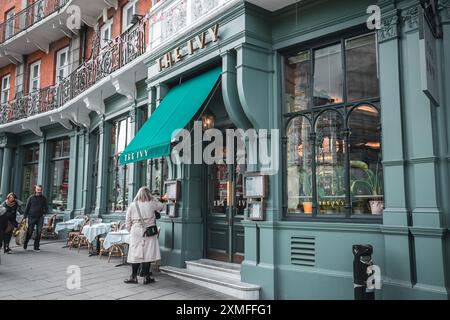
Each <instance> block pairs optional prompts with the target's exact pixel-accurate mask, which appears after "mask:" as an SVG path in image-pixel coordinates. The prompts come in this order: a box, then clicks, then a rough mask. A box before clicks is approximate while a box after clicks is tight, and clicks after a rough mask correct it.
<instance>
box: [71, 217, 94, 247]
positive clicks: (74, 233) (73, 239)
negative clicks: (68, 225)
mask: <svg viewBox="0 0 450 320" xmlns="http://www.w3.org/2000/svg"><path fill="white" fill-rule="evenodd" d="M87 223H89V218H88V217H86V216H85V217H84V222H83V224H82V225H81V228H80V230H79V231H71V232H69V233H68V235H67V243H66V246H67V247H69V250H70V249H72V248H76V247H77V246H78V242H77V241H78V239H77V236H79V235H80V234H81V232H82V230H83V228H84V226H85V225H86V224H87Z"/></svg>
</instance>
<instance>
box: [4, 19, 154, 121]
mask: <svg viewBox="0 0 450 320" xmlns="http://www.w3.org/2000/svg"><path fill="white" fill-rule="evenodd" d="M146 21H147V20H146V19H143V20H141V21H140V22H138V23H137V24H135V25H134V26H133V27H131V28H130V29H129V30H128V31H126V32H125V33H123V34H122V35H121V36H120V37H117V38H116V39H114V40H111V41H110V43H109V45H108V46H106V47H105V48H102V49H100V48H98V49H97V50H96V49H95V48H96V47H97V46H98V44H99V36H100V33H97V36H96V37H95V39H94V54H93V56H92V57H91V59H90V60H87V61H86V62H84V63H83V64H82V65H80V66H79V67H78V68H77V70H75V71H74V72H72V73H71V74H70V75H69V76H68V77H66V78H64V79H61V80H60V81H59V82H58V84H56V85H54V86H50V87H46V88H43V89H41V90H38V91H35V92H32V93H29V94H28V95H26V96H23V97H19V98H16V99H14V100H12V101H10V102H9V103H7V104H3V105H1V106H0V125H1V124H6V123H9V122H14V121H17V120H21V119H25V118H29V117H32V116H34V115H36V114H39V113H44V112H47V111H51V110H55V109H57V108H59V107H62V106H63V105H64V104H66V103H67V102H69V101H70V100H72V99H73V98H75V97H77V96H78V95H80V94H82V93H83V92H85V91H86V90H87V89H89V88H91V87H92V86H93V85H94V84H96V83H98V82H99V81H100V80H102V79H103V78H105V77H107V76H108V75H110V74H112V73H113V72H115V71H117V70H119V69H121V68H122V67H124V66H125V65H127V64H129V63H130V62H132V61H134V60H135V59H136V58H138V57H139V56H141V55H142V54H144V53H145V50H146V44H145V25H146ZM95 51H97V52H95Z"/></svg>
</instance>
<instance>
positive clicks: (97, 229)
mask: <svg viewBox="0 0 450 320" xmlns="http://www.w3.org/2000/svg"><path fill="white" fill-rule="evenodd" d="M113 224H114V222H110V223H96V224H93V225H89V224H88V225H85V226H84V227H83V230H82V231H81V233H82V234H84V236H85V237H86V239H87V240H88V241H89V242H90V243H93V242H94V240H97V252H94V253H91V254H90V256H94V255H98V254H99V252H100V247H99V244H98V243H99V242H98V238H99V237H100V236H101V235H102V234H106V233H108V232H110V231H111V227H112V225H113Z"/></svg>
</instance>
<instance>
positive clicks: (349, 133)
mask: <svg viewBox="0 0 450 320" xmlns="http://www.w3.org/2000/svg"><path fill="white" fill-rule="evenodd" d="M377 59H378V54H377V45H376V34H375V33H367V34H362V35H361V34H360V35H355V34H352V35H351V36H348V37H342V38H337V39H331V40H330V41H329V42H326V43H324V42H320V43H317V44H316V45H313V46H309V47H304V46H303V47H300V48H295V49H294V50H293V51H291V52H290V53H287V54H286V56H285V59H284V61H285V69H284V71H285V72H284V89H285V96H284V101H285V106H284V108H285V117H286V123H285V133H284V135H285V137H286V139H285V143H286V144H285V150H286V154H285V172H284V177H285V191H286V194H285V201H286V203H285V207H286V208H287V212H285V214H286V217H288V218H289V217H308V219H311V218H316V217H317V218H319V219H322V220H327V219H329V218H331V219H333V220H335V219H352V220H355V219H356V221H358V220H357V219H360V218H361V219H362V220H360V221H369V220H370V221H377V222H379V221H378V220H377V218H378V217H379V216H380V215H381V214H382V212H383V204H384V203H383V168H382V154H381V124H380V114H379V112H380V111H379V110H380V109H381V106H380V98H379V79H378V72H377V65H378V61H377Z"/></svg>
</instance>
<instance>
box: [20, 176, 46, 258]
mask: <svg viewBox="0 0 450 320" xmlns="http://www.w3.org/2000/svg"><path fill="white" fill-rule="evenodd" d="M47 212H48V206H47V198H45V197H44V196H43V195H42V186H40V185H38V186H36V187H35V193H34V195H32V196H31V197H30V198H28V201H27V206H26V208H25V213H24V219H27V218H28V231H27V237H26V239H25V243H24V244H23V248H24V249H25V250H27V247H28V241H30V239H31V236H32V235H33V231H34V228H35V227H36V238H35V239H34V251H35V252H39V251H40V249H39V242H40V240H41V233H42V227H43V225H44V216H45V214H46V213H47Z"/></svg>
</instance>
